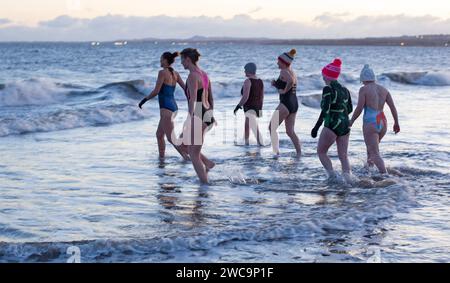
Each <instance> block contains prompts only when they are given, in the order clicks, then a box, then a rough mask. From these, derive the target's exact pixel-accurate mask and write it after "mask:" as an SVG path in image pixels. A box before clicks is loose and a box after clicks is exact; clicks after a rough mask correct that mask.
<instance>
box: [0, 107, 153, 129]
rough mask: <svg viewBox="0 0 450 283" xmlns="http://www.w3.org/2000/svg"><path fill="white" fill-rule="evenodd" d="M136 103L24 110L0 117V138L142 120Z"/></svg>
mask: <svg viewBox="0 0 450 283" xmlns="http://www.w3.org/2000/svg"><path fill="white" fill-rule="evenodd" d="M149 116H150V114H149V113H148V112H147V111H142V110H140V109H138V108H137V106H136V105H130V104H118V105H105V106H101V107H99V106H96V105H94V106H89V107H86V108H82V109H62V110H57V111H55V112H48V113H28V114H22V115H19V116H17V115H14V116H9V117H8V116H7V117H3V118H2V117H0V137H4V136H9V135H19V134H28V133H37V132H51V131H59V130H67V129H74V128H82V127H90V126H105V125H111V124H117V123H124V122H130V121H136V120H142V119H145V118H146V117H149Z"/></svg>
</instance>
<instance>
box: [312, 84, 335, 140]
mask: <svg viewBox="0 0 450 283" xmlns="http://www.w3.org/2000/svg"><path fill="white" fill-rule="evenodd" d="M331 95H332V90H331V88H330V87H325V88H324V89H323V92H322V101H321V103H320V107H321V109H322V111H321V112H320V116H319V118H318V119H317V122H316V125H315V126H314V128H313V129H312V130H311V136H312V137H313V138H316V137H317V134H318V132H319V129H320V127H321V126H322V124H323V119H324V117H325V115H327V114H329V113H330V108H331Z"/></svg>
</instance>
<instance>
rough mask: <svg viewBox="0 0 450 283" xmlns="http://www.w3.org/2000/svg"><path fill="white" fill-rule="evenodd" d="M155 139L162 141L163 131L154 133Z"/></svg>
mask: <svg viewBox="0 0 450 283" xmlns="http://www.w3.org/2000/svg"><path fill="white" fill-rule="evenodd" d="M156 138H157V139H159V140H161V139H164V132H163V131H157V132H156Z"/></svg>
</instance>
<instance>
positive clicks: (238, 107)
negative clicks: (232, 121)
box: [233, 105, 242, 115]
mask: <svg viewBox="0 0 450 283" xmlns="http://www.w3.org/2000/svg"><path fill="white" fill-rule="evenodd" d="M239 109H242V106H240V105H238V106H236V108H234V111H233V112H234V115H236V113H237V112H238V111H239Z"/></svg>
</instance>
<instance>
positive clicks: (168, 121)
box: [160, 109, 188, 160]
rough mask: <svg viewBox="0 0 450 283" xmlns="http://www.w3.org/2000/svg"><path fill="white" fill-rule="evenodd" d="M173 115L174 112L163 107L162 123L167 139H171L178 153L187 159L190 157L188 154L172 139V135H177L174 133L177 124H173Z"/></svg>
mask: <svg viewBox="0 0 450 283" xmlns="http://www.w3.org/2000/svg"><path fill="white" fill-rule="evenodd" d="M172 115H173V112H171V111H169V110H167V109H161V122H160V125H161V127H162V129H163V131H164V134H165V135H166V137H167V141H169V142H170V143H171V144H172V145H173V147H174V148H175V149H176V150H177V151H178V153H179V154H180V155H181V157H183V158H184V159H185V160H186V159H187V158H188V156H187V154H186V153H185V152H184V151H183V149H182V147H181V146H179V145H175V143H174V141H173V140H172V137H175V135H174V128H175V126H174V124H173V119H172ZM175 138H176V137H175Z"/></svg>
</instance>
